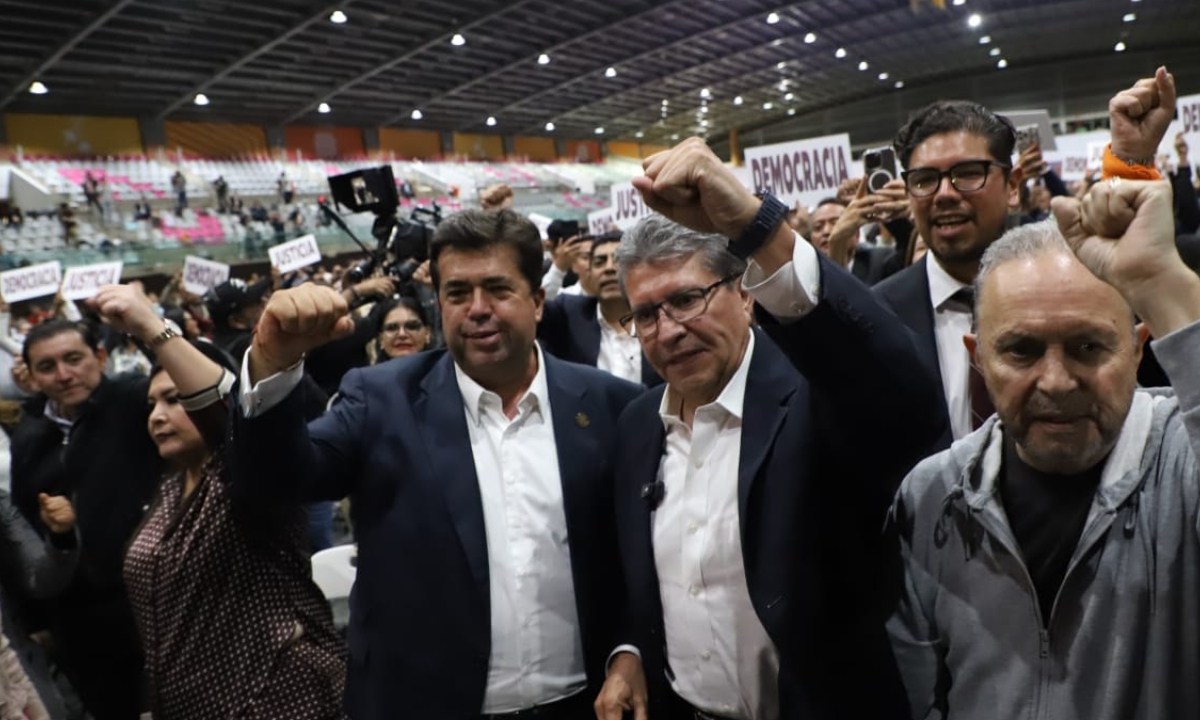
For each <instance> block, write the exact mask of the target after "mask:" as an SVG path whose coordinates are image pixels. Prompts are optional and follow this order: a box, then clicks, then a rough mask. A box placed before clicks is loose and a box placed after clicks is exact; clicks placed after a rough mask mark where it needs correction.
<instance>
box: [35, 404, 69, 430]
mask: <svg viewBox="0 0 1200 720" xmlns="http://www.w3.org/2000/svg"><path fill="white" fill-rule="evenodd" d="M42 415H44V416H45V418H46V419H47V420H49V421H50V422H52V423H54V424H55V425H57V426H58V428H59V429H60V430H62V431H63V432H70V430H71V427H72V426H74V425H75V423H74V421H72V420H68V419H66V418H65V417H63V415H62V413H60V412H59V409H58V403H56V402H54V401H53V400H49V399H47V400H46V405H45V407H44V408H42Z"/></svg>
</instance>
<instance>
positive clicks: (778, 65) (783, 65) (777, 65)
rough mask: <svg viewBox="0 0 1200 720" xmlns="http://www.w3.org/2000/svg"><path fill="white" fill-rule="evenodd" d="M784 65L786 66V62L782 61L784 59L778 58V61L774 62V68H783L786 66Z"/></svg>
mask: <svg viewBox="0 0 1200 720" xmlns="http://www.w3.org/2000/svg"><path fill="white" fill-rule="evenodd" d="M786 67H787V63H785V62H784V61H782V60H780V61H779V62H777V63H775V69H776V70H783V69H784V68H786Z"/></svg>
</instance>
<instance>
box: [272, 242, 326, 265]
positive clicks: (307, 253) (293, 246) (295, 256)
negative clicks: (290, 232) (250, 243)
mask: <svg viewBox="0 0 1200 720" xmlns="http://www.w3.org/2000/svg"><path fill="white" fill-rule="evenodd" d="M267 254H268V255H270V256H271V265H272V266H273V267H274V268H275V269H276V270H278V271H279V272H281V273H289V272H291V271H293V270H299V269H300V268H302V267H306V266H308V265H314V264H316V263H319V262H321V249H320V248H318V247H317V238H316V236H315V235H304V236H302V237H298V238H296V239H295V240H292V241H291V242H285V243H283V244H282V245H276V246H275V247H271V248H267Z"/></svg>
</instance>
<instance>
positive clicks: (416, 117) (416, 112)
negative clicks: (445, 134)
mask: <svg viewBox="0 0 1200 720" xmlns="http://www.w3.org/2000/svg"><path fill="white" fill-rule="evenodd" d="M423 117H425V114H424V113H422V112H421V111H420V110H413V111H412V119H413V120H420V119H421V118H423Z"/></svg>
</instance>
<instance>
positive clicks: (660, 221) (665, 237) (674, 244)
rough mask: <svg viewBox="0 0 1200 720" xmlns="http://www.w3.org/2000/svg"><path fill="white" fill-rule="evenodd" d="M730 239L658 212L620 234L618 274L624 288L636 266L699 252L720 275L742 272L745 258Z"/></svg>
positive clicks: (708, 266)
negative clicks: (692, 226) (688, 225)
mask: <svg viewBox="0 0 1200 720" xmlns="http://www.w3.org/2000/svg"><path fill="white" fill-rule="evenodd" d="M728 246H729V239H728V238H726V237H725V236H723V235H716V234H713V233H702V232H696V231H695V230H692V229H690V228H686V227H684V226H683V225H680V224H679V223H677V222H675V221H673V220H670V219H668V218H666V217H664V216H663V215H659V214H658V213H651V214H650V215H647V216H646V217H644V218H642V219H641V220H639V221H638V223H637V225H634V226H633V227H632V228H630V229H629V230H626V231H625V234H624V235H623V236H622V237H621V245H620V247H618V248H617V277H618V278H620V281H621V289H622V290H625V278H626V276H627V275H628V274H629V271H630V270H631V269H632V268H633V267H635V266H637V265H647V264H648V265H655V264H658V263H664V262H671V261H674V260H679V261H686V260H687V259H688V258H690V257H692V256H693V255H695V254H696V253H700V255H701V257H702V258H703V259H704V266H705V267H706V268H708V270H709V271H710V272H712V273H713V274H714V275H716V276H717V277H722V278H723V277H729V276H730V275H741V274H742V273H744V272H745V271H746V261H745V260H741V259H739V258H738V257H737V256H736V255H734V254H733V253H731V252H729V249H728Z"/></svg>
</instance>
